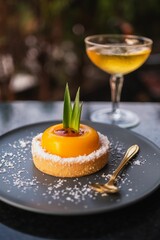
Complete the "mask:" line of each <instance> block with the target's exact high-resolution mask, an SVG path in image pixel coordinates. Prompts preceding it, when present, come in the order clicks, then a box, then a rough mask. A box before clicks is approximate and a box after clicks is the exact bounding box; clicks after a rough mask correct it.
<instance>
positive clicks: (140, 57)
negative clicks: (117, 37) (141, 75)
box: [87, 46, 151, 75]
mask: <svg viewBox="0 0 160 240" xmlns="http://www.w3.org/2000/svg"><path fill="white" fill-rule="evenodd" d="M126 48H127V50H126V51H125V49H124V48H122V51H121V48H118V46H117V48H116V49H115V46H114V49H112V47H110V48H108V49H107V48H105V47H104V46H103V49H102V48H101V47H97V46H96V47H90V48H88V49H87V54H88V57H89V58H90V59H91V61H92V62H93V63H94V64H95V65H96V66H98V67H99V68H101V69H102V70H104V71H105V72H108V73H110V74H112V75H113V74H127V73H129V72H132V71H134V70H135V69H137V68H139V67H140V66H141V65H142V64H143V63H144V62H145V61H146V59H147V58H148V56H149V54H150V52H151V49H149V48H147V47H143V48H142V47H141V49H139V48H138V47H137V48H136V46H135V47H134V48H133V47H128V46H126Z"/></svg>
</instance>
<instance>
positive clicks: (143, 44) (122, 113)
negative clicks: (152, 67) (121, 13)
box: [85, 34, 152, 128]
mask: <svg viewBox="0 0 160 240" xmlns="http://www.w3.org/2000/svg"><path fill="white" fill-rule="evenodd" d="M85 44H86V52H87V55H88V57H89V58H90V60H91V61H92V62H93V63H94V64H95V65H96V66H97V67H99V68H100V69H102V70H103V71H105V72H107V73H109V74H111V77H110V87H111V99H112V110H111V109H100V110H97V111H95V112H93V113H92V114H91V120H92V121H96V122H103V123H109V124H115V125H118V126H120V127H124V128H129V127H133V126H135V125H137V124H138V123H139V118H138V116H137V115H136V114H135V113H133V112H130V111H128V110H124V109H120V108H119V102H120V97H121V90H122V87H123V75H125V74H127V73H130V72H132V71H134V70H136V69H137V68H139V67H140V66H141V65H142V64H143V63H144V62H145V61H146V59H147V58H148V56H149V55H150V52H151V48H152V40H151V39H149V38H146V37H142V36H134V35H115V34H104V35H94V36H88V37H86V38H85Z"/></svg>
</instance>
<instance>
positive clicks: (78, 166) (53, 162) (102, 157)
mask: <svg viewBox="0 0 160 240" xmlns="http://www.w3.org/2000/svg"><path fill="white" fill-rule="evenodd" d="M98 135H99V139H100V147H99V149H97V150H95V151H94V152H92V153H90V154H88V155H83V156H77V157H70V158H62V157H60V156H57V155H54V154H50V153H48V152H46V151H45V150H44V149H43V148H42V146H41V138H42V134H38V135H37V136H35V137H34V138H33V140H32V157H33V162H34V164H35V166H36V167H37V168H38V169H39V170H40V171H41V172H43V173H46V174H49V175H52V176H56V177H81V176H85V175H89V174H92V173H95V172H97V171H99V170H100V169H102V168H103V167H104V166H105V165H106V164H107V162H108V156H109V141H108V138H107V137H106V136H104V135H103V134H101V133H98Z"/></svg>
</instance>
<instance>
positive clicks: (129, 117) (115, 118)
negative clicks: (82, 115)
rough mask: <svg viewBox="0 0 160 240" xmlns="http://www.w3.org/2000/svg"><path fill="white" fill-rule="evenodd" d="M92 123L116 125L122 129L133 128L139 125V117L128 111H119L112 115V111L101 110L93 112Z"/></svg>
mask: <svg viewBox="0 0 160 240" xmlns="http://www.w3.org/2000/svg"><path fill="white" fill-rule="evenodd" d="M90 119H91V121H93V122H101V123H108V124H114V125H117V126H119V127H122V128H131V127H134V126H136V125H137V124H139V122H140V120H139V117H138V116H137V115H136V114H135V113H133V112H130V111H128V110H124V109H118V110H117V111H116V112H114V113H112V112H111V110H110V109H101V110H97V111H95V112H93V113H92V114H91V116H90Z"/></svg>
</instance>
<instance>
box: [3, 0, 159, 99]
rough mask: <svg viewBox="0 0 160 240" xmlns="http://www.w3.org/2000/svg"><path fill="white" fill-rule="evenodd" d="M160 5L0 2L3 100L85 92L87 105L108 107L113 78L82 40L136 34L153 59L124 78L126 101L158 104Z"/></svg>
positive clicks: (155, 1)
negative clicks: (148, 43) (149, 48)
mask: <svg viewBox="0 0 160 240" xmlns="http://www.w3.org/2000/svg"><path fill="white" fill-rule="evenodd" d="M159 26H160V2H159V0H145V2H144V1H140V0H130V1H128V0H121V1H118V0H94V1H93V0H20V1H19V0H0V100H1V101H11V100H44V101H45V100H46V101H47V100H50V101H53V100H63V94H64V87H65V84H66V82H68V83H69V85H70V89H71V96H72V97H74V96H75V92H76V91H77V88H78V86H81V99H82V100H83V101H106V100H107V101H110V86H109V81H108V79H109V75H107V74H106V73H104V72H102V71H101V70H99V69H98V68H97V67H95V66H94V65H93V64H92V63H91V62H90V60H89V59H88V57H87V56H86V52H85V45H84V38H85V37H86V36H88V35H91V34H98V33H121V34H136V35H143V36H146V37H149V38H151V39H152V40H153V42H154V45H153V50H152V54H151V56H150V57H149V59H148V60H147V62H146V63H145V64H144V65H143V66H142V67H141V68H139V69H138V70H136V71H134V72H133V73H130V74H128V75H126V76H125V82H124V88H123V93H122V101H130V102H131V101H143V102H145V101H152V102H159V101H160V27H159Z"/></svg>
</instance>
